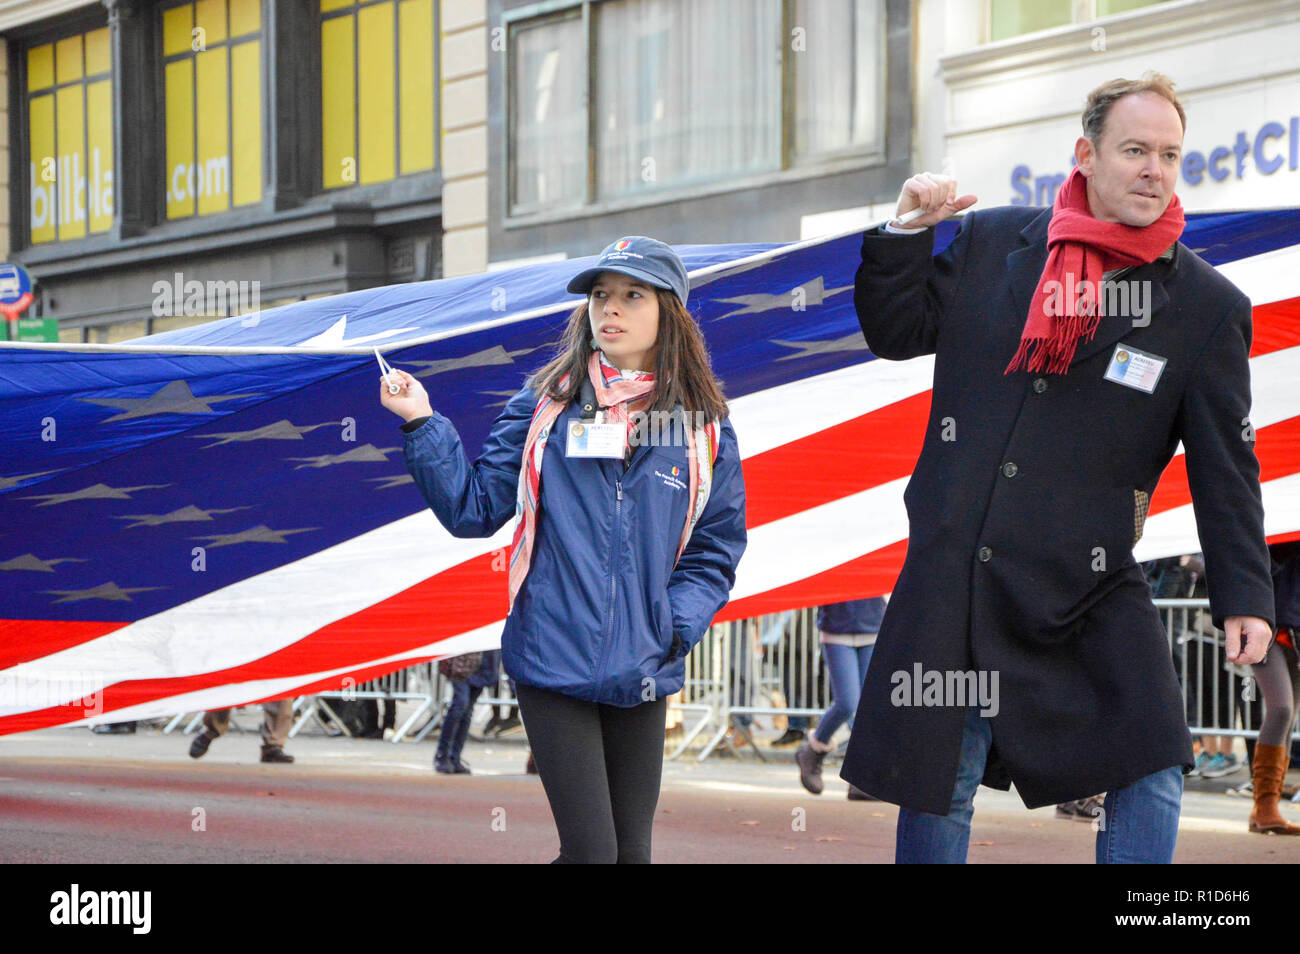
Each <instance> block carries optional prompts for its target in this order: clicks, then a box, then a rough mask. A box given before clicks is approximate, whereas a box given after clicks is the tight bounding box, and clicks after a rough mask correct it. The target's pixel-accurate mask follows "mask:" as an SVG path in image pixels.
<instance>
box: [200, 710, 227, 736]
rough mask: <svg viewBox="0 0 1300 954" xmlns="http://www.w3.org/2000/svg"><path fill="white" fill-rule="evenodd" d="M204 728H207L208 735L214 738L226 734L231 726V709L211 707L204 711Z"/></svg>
mask: <svg viewBox="0 0 1300 954" xmlns="http://www.w3.org/2000/svg"><path fill="white" fill-rule="evenodd" d="M203 728H205V729H207V731H208V735H210V736H212V737H213V738H214V739H216V738H219V737H220V736H222V735H224V734H225V732H226V730H227V729H229V728H230V710H229V709H211V710H209V711H208V712H205V713H203Z"/></svg>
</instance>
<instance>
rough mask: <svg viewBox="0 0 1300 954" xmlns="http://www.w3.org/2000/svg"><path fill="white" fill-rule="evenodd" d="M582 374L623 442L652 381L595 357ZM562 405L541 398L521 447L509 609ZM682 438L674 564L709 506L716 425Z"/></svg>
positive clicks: (527, 559) (526, 562)
mask: <svg viewBox="0 0 1300 954" xmlns="http://www.w3.org/2000/svg"><path fill="white" fill-rule="evenodd" d="M587 374H588V375H589V376H590V378H591V383H592V385H593V386H594V387H595V389H596V400H597V402H598V403H599V404H600V406H601V407H602V408H604V409H605V421H606V422H607V423H612V422H616V421H618V422H623V423H625V424H626V425H627V428H628V436H629V438H631V435H632V433H633V431H634V429H635V428H636V423H637V422H636V419H635V418H634V417H633V415H635V414H637V413H638V412H644V411H647V410H649V409H650V407H651V405H652V404H653V403H654V390H655V376H654V375H653V374H651V373H650V372H648V371H628V372H623V371H620V370H619V369H618V368H616V367H614V366H613V365H612V364H610V363H609V359H607V358H606V357H605V354H604V352H601V351H597V352H595V353H594V354H592V356H591V360H590V361H589V362H588V364H587ZM568 383H569V377H568V375H565V376H564V378H563V379H561V381H560V384H559V387H558V389H557V390H560V391H563V390H565V389H566V388H567V386H568ZM565 407H566V405H565V404H563V403H561V402H560V401H557V400H555V399H553V398H552V397H550V396H549V395H546V394H543V395H542V397H541V399H540V400H539V401H538V402H537V408H536V409H535V410H534V411H533V419H532V423H530V424H529V426H528V437H527V439H526V440H525V441H524V454H523V461H522V466H521V467H520V468H519V490H518V494H517V496H516V501H515V534H514V539H513V540H512V541H511V544H510V574H509V588H510V605H511V607H513V606H514V604H515V596H516V595H517V594H518V592H519V587H520V586H522V585H523V582H524V578H525V577H526V576H527V575H528V568H529V566H530V565H531V563H532V555H533V539H534V537H535V536H536V533H537V503H538V501H539V500H540V499H541V493H542V455H543V453H544V452H545V450H546V443H547V439H548V438H549V437H550V433H551V427H552V425H553V424H554V423H555V421H556V420H557V419H558V418H559V416H560V415H561V414H562V413H564V409H565ZM684 430H685V433H686V459H687V463H688V469H689V472H690V475H689V476H690V480H689V491H690V497H689V499H690V500H692V501H693V502H694V506H692V507H690V508H689V509H688V510H687V512H686V524H685V526H684V527H683V529H682V535H681V538H680V539H679V540H678V543H677V559H679V560H680V559H681V556H682V551H683V550H685V549H686V543H687V541H688V540H690V538H691V533H692V531H694V529H695V524H696V523H697V522H698V521H699V519H700V516H701V514H703V513H704V508H705V507H706V506H707V505H708V502H709V491H710V489H711V487H712V484H713V464H714V461H715V460H716V459H717V456H718V424H717V422H716V421H710V422H709V423H708V424H707V425H705V426H704V427H699V428H690V427H687V428H684Z"/></svg>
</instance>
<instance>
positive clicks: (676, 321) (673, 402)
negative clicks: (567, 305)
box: [531, 288, 727, 421]
mask: <svg viewBox="0 0 1300 954" xmlns="http://www.w3.org/2000/svg"><path fill="white" fill-rule="evenodd" d="M655 297H656V298H658V299H659V335H658V337H657V339H656V340H655V345H656V347H657V348H658V352H657V356H656V358H655V368H654V373H655V385H656V386H655V401H654V404H653V405H652V406H651V410H654V411H669V412H670V411H672V409H673V408H675V407H676V406H677V405H679V404H680V405H681V406H682V407H683V408H684V409H685V410H686V411H687V412H688V413H691V414H697V413H702V414H703V415H704V417H705V418H706V419H708V420H711V421H714V420H716V421H720V420H722V419H724V418H725V417H726V416H727V400H726V398H724V397H723V396H722V387H721V385H719V384H718V379H717V378H715V377H714V376H713V368H712V367H711V366H710V364H709V352H708V349H706V348H705V347H704V336H703V335H702V334H700V326H699V325H698V324H696V322H695V319H694V318H692V317H691V313H690V312H689V311H687V310H686V306H685V305H683V304H682V301H681V299H680V298H678V297H677V295H676V294H675V293H674V292H671V291H668V290H667V289H665V288H656V289H655ZM587 304H588V303H587V302H585V301H584V302H583V303H582V304H581V305H579V306H578V307H577V308H575V309H574V310H573V313H572V314H571V315H569V322H568V324H567V325H565V328H564V336H563V337H562V338H561V340H560V348H559V351H557V352H556V355H555V357H554V358H552V359H551V361H550V362H549V363H548V364H547V365H546V366H545V367H543V368H542V369H541V370H540V371H538V372H537V373H536V374H535V375H533V377H532V379H531V384H532V387H533V391H534V392H535V393H536V394H538V395H542V394H547V395H549V396H550V397H551V398H553V399H555V400H557V401H562V402H564V403H565V404H568V403H571V402H573V401H576V400H577V399H578V393H579V392H580V391H581V390H582V382H583V381H585V380H586V378H587V363H588V362H589V361H590V359H591V356H592V354H593V349H592V347H591V322H590V321H589V320H588V318H587ZM566 374H567V375H568V376H569V381H568V384H567V385H566V386H565V388H564V389H563V390H561V389H560V382H561V381H562V380H563V379H564V376H565V375H566Z"/></svg>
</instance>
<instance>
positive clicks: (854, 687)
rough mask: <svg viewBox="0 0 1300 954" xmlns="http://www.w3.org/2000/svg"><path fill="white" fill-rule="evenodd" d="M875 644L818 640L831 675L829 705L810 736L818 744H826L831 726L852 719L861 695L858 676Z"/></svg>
mask: <svg viewBox="0 0 1300 954" xmlns="http://www.w3.org/2000/svg"><path fill="white" fill-rule="evenodd" d="M875 648H876V647H875V646H856V647H855V646H836V645H834V644H833V643H822V658H824V659H825V660H826V671H827V672H828V673H829V674H830V677H831V706H830V708H829V709H827V710H826V711H825V712H824V713H822V719H821V721H820V722H818V723H817V730H816V731H815V732H814V733H813V736H814V737H815V738H816V739H817V741H818V742H820V743H821V744H822V745H829V744H830V741H831V736H833V735H834V734H835V730H836V729H838V728H839V727H840V726H842V725H843V724H844V723H845V722H848V721H850V720H852V718H853V715H854V713H856V712H857V711H858V699H859V697H860V696H861V695H862V680H864V679H866V678H867V665H868V664H869V663H870V662H871V651H872V650H873V649H875Z"/></svg>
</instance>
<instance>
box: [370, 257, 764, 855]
mask: <svg viewBox="0 0 1300 954" xmlns="http://www.w3.org/2000/svg"><path fill="white" fill-rule="evenodd" d="M688 288H689V282H688V279H687V274H686V267H685V266H684V265H683V264H682V261H681V259H680V258H678V256H677V254H676V253H675V252H673V250H672V249H671V248H669V247H668V246H667V245H664V244H663V243H661V242H656V241H655V240H653V239H649V238H644V237H642V236H632V237H629V238H624V239H620V240H619V241H617V242H615V243H613V244H612V245H610V246H608V247H607V248H606V249H605V250H604V251H603V252H602V253H601V257H600V259H599V260H598V261H597V263H596V265H595V266H593V267H592V268H588V269H586V270H585V271H583V272H581V273H580V274H578V275H576V276H575V277H574V278H573V279H572V280H571V281H570V282H569V285H568V290H569V291H570V292H580V293H584V294H586V295H587V300H586V301H585V302H583V303H582V304H581V305H579V306H578V307H577V308H576V309H575V310H574V311H573V313H572V314H571V315H570V316H569V320H568V324H567V327H566V329H565V332H564V337H563V340H562V342H561V346H560V349H559V352H558V353H557V354H556V356H555V358H554V359H553V360H552V361H551V362H550V363H549V364H548V365H546V367H544V368H542V369H541V370H540V371H539V372H538V373H537V374H536V375H534V376H533V377H532V378H531V379H530V380H529V381H528V383H527V384H526V385H525V386H524V388H523V389H522V390H521V391H520V392H519V393H518V394H516V395H515V396H514V397H513V398H512V399H511V400H510V401H509V402H507V404H506V408H505V411H504V412H503V413H502V414H501V416H500V417H499V418H498V419H497V420H496V422H495V423H494V424H493V427H492V431H491V433H490V435H489V436H488V439H487V441H486V443H485V444H484V447H483V451H482V453H481V454H480V455H479V457H478V459H477V460H475V461H474V462H473V463H471V462H470V461H469V459H468V457H467V455H466V453H465V450H464V448H463V447H462V446H461V442H460V438H459V437H458V435H457V433H456V429H455V427H453V425H452V423H451V422H450V421H449V420H447V419H446V418H445V417H443V416H442V415H440V414H435V413H433V411H432V409H431V407H430V404H429V398H428V395H427V394H426V393H425V391H424V388H423V387H422V386H421V384H420V382H419V381H417V380H416V379H415V378H413V377H411V376H410V375H409V374H406V373H405V372H401V371H397V372H395V374H396V377H397V383H398V384H399V385H400V387H401V391H400V393H398V394H397V395H391V394H389V393H388V391H387V388H386V387H385V386H383V385H381V389H380V399H381V401H382V402H383V404H384V406H385V407H387V408H389V409H390V410H391V411H393V412H394V413H396V414H398V415H400V416H401V417H403V418H405V420H406V423H405V424H404V425H403V426H402V430H403V431H405V432H406V445H405V456H406V465H407V468H408V469H409V470H410V472H411V474H412V476H413V477H414V478H415V482H416V484H417V485H418V486H419V488H420V490H421V492H422V493H423V494H424V497H425V500H426V501H428V503H429V506H430V508H431V509H432V510H433V512H434V513H435V514H436V515H437V517H438V520H439V521H440V522H441V523H442V525H443V526H444V527H446V528H447V530H448V531H449V532H451V533H452V534H453V535H455V536H459V537H487V536H491V535H492V534H494V533H496V532H497V530H498V529H500V528H501V527H502V526H503V525H504V524H505V523H506V522H507V521H508V520H510V519H511V518H512V517H514V518H516V519H515V532H514V537H513V542H512V544H511V553H510V572H509V594H510V613H509V615H508V616H507V618H506V622H505V628H504V630H503V631H502V635H501V650H502V662H503V663H504V665H505V669H506V672H507V673H508V674H509V675H510V676H512V677H513V678H514V680H515V682H516V685H517V689H518V698H519V707H520V712H521V715H522V716H523V720H524V723H525V725H526V727H527V730H528V739H529V742H530V743H531V744H532V747H533V755H534V757H535V759H536V763H537V770H538V774H539V775H540V776H541V778H542V784H543V786H544V787H545V789H546V796H547V799H548V800H549V802H550V805H551V812H552V814H553V815H554V817H555V824H556V828H557V829H558V831H559V836H560V856H559V858H557V859H556V860H557V861H559V862H614V861H617V862H622V863H629V862H642V863H645V862H649V861H650V841H651V838H650V836H651V826H652V824H653V821H654V814H655V805H656V803H657V802H658V799H659V784H660V776H661V773H662V769H663V742H664V722H665V708H666V703H665V700H666V698H667V697H668V696H669V695H671V694H672V693H674V692H676V691H677V690H679V689H680V688H681V687H682V683H683V681H684V679H685V657H686V655H687V653H689V652H690V650H691V647H692V646H694V645H695V644H696V643H697V642H698V641H699V640H700V638H701V637H702V636H703V634H704V631H705V630H706V629H707V628H708V626H709V624H710V622H711V621H712V619H713V617H714V615H715V614H716V613H717V612H718V610H720V609H721V608H722V607H723V606H724V605H725V604H726V602H727V599H728V595H729V593H730V590H731V586H732V584H733V582H734V581H735V571H736V565H737V563H739V561H740V556H741V554H742V553H743V552H744V549H745V490H744V480H743V477H742V475H741V468H740V455H739V453H738V451H737V447H736V435H735V432H734V431H733V430H732V427H731V424H730V422H729V421H727V419H726V418H727V406H726V402H725V401H724V399H723V397H722V392H721V389H720V388H719V386H718V383H717V381H716V379H715V378H714V376H713V373H712V371H711V369H710V367H709V359H708V353H707V351H706V349H705V346H704V339H703V336H702V335H701V334H700V329H699V326H698V325H697V324H696V322H695V320H694V319H693V318H692V317H691V315H690V312H688V311H687V310H686V307H685V303H686V298H687V292H688Z"/></svg>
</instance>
